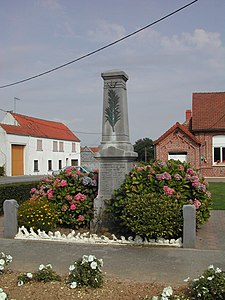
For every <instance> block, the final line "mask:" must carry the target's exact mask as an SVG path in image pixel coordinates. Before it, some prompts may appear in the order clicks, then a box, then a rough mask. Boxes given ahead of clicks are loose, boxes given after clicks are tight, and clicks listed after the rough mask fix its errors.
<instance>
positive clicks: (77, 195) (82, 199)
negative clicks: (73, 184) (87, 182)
mask: <svg viewBox="0 0 225 300" xmlns="http://www.w3.org/2000/svg"><path fill="white" fill-rule="evenodd" d="M86 198H87V196H85V195H84V194H81V193H78V194H76V195H75V197H74V199H75V200H76V201H79V200H80V201H82V202H83V201H85V200H86Z"/></svg>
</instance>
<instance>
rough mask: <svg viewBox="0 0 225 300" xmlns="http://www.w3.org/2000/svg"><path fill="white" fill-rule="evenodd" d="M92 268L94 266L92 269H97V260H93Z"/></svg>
mask: <svg viewBox="0 0 225 300" xmlns="http://www.w3.org/2000/svg"><path fill="white" fill-rule="evenodd" d="M91 268H92V270H95V269H96V268H97V263H96V261H93V262H92V263H91Z"/></svg>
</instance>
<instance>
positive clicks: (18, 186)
mask: <svg viewBox="0 0 225 300" xmlns="http://www.w3.org/2000/svg"><path fill="white" fill-rule="evenodd" d="M37 185H38V182H36V181H34V182H20V183H8V184H0V215H2V214H3V203H4V201H5V200H9V199H15V200H16V201H17V202H18V204H21V203H23V202H24V201H26V200H28V199H29V198H30V190H31V189H32V188H34V187H36V186H37Z"/></svg>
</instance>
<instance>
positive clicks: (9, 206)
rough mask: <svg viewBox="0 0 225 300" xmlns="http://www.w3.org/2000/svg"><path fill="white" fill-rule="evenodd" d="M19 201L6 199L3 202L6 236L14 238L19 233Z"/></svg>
mask: <svg viewBox="0 0 225 300" xmlns="http://www.w3.org/2000/svg"><path fill="white" fill-rule="evenodd" d="M18 207H19V205H18V203H17V201H16V200H14V199H11V200H5V201H4V203H3V211H4V238H8V239H12V238H14V237H15V235H16V234H17V230H18V221H17V211H18Z"/></svg>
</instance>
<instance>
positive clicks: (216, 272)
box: [189, 265, 225, 300]
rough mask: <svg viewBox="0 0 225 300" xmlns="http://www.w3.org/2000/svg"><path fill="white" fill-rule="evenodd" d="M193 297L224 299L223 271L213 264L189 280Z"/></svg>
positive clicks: (224, 283)
mask: <svg viewBox="0 0 225 300" xmlns="http://www.w3.org/2000/svg"><path fill="white" fill-rule="evenodd" d="M189 286H190V288H191V294H192V296H193V299H199V300H200V299H201V300H211V299H216V300H219V299H221V300H223V299H225V272H224V271H222V270H221V269H219V268H214V266H213V265H211V266H209V267H208V269H207V270H206V271H205V272H203V274H202V275H201V276H199V277H198V278H196V279H194V280H193V281H190V282H189Z"/></svg>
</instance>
